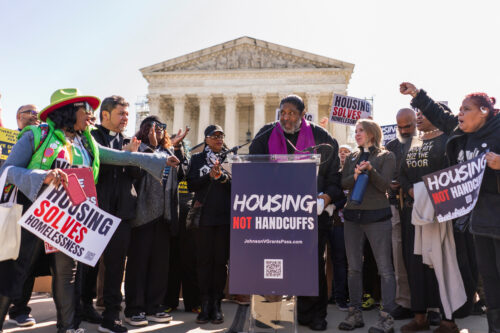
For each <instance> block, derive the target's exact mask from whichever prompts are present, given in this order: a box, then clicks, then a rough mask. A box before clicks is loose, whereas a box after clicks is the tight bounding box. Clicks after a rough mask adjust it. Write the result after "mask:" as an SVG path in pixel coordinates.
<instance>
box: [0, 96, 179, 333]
mask: <svg viewBox="0 0 500 333" xmlns="http://www.w3.org/2000/svg"><path fill="white" fill-rule="evenodd" d="M99 104H100V100H99V99H98V98H97V97H94V96H84V95H81V94H80V92H79V91H78V89H60V90H57V91H56V92H54V93H53V94H52V96H51V104H50V105H49V106H47V107H46V108H44V109H43V110H42V111H41V112H40V114H39V118H40V120H41V121H44V122H46V123H45V124H42V125H39V126H28V127H26V128H25V129H24V130H23V131H22V132H21V133H20V135H19V139H18V142H17V143H16V145H15V146H14V147H13V148H12V151H11V153H10V155H9V157H8V159H7V161H6V162H5V164H4V166H3V167H2V170H1V171H3V170H4V169H5V168H6V167H7V166H12V167H11V168H10V169H9V170H8V174H7V183H9V184H12V185H14V186H16V187H17V188H18V189H19V192H18V199H17V200H18V203H20V204H22V205H23V211H26V210H27V209H28V208H29V206H30V205H31V204H32V202H34V201H35V199H36V197H37V196H38V193H40V192H41V190H43V189H44V187H45V186H47V185H49V184H54V185H55V186H59V184H60V183H61V182H62V183H67V176H66V174H65V173H64V172H63V171H62V170H61V169H62V168H78V167H90V168H91V169H92V172H93V176H94V179H95V181H97V179H98V174H99V165H100V164H101V163H102V164H113V165H135V166H139V167H141V168H143V169H145V170H147V171H148V172H150V173H151V174H152V175H154V176H156V177H157V178H158V179H161V175H162V172H163V169H164V167H165V158H164V157H160V156H154V155H153V154H141V153H132V152H133V151H137V148H138V146H139V144H140V141H139V140H137V139H136V138H134V139H133V140H132V142H131V143H130V144H129V145H128V146H126V147H125V150H128V151H116V150H112V149H107V148H104V147H101V146H99V145H98V144H97V143H96V141H95V140H94V139H93V138H92V136H91V135H90V131H89V125H91V122H90V119H91V117H92V115H93V113H94V110H95V109H97V108H98V107H99ZM166 163H167V165H171V166H176V165H177V164H178V163H179V161H178V159H177V158H176V157H175V156H173V157H169V158H168V159H167V161H166ZM44 255H45V251H44V244H43V241H42V240H41V239H39V238H37V237H36V236H34V235H33V234H31V233H29V232H27V231H25V230H23V231H22V237H21V249H20V252H19V257H18V259H16V260H7V261H3V262H0V330H1V325H2V324H3V321H4V318H5V314H6V312H7V309H8V306H9V304H10V301H11V299H12V298H15V297H19V296H20V294H21V289H22V285H23V283H24V280H25V279H26V277H27V276H29V274H30V272H31V271H32V270H33V269H34V267H35V266H36V264H37V262H39V261H40V258H42V257H43V256H44ZM48 256H49V258H48V259H49V263H50V268H51V273H52V278H53V282H52V290H53V294H54V302H55V304H56V309H57V331H58V332H67V331H68V330H69V331H72V330H75V329H77V327H75V326H77V325H76V324H75V322H74V320H75V304H76V301H75V285H74V280H75V272H76V261H75V260H74V259H72V258H71V257H69V256H67V255H65V254H64V253H62V252H56V253H51V254H48Z"/></svg>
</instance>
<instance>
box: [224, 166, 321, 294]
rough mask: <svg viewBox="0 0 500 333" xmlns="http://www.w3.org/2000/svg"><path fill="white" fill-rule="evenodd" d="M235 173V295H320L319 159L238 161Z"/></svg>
mask: <svg viewBox="0 0 500 333" xmlns="http://www.w3.org/2000/svg"><path fill="white" fill-rule="evenodd" d="M232 175H233V180H232V185H231V237H230V240H231V250H230V251H231V252H230V253H231V256H230V264H229V267H230V274H229V278H230V281H229V290H230V293H232V294H265V295H284V294H286V295H303V296H314V295H318V260H317V258H318V245H317V242H318V240H317V237H318V235H317V232H318V231H317V228H318V225H317V211H316V197H317V192H316V165H315V163H308V162H304V163H277V162H276V163H234V164H233V165H232ZM297 175H300V177H297ZM291 180H293V181H291Z"/></svg>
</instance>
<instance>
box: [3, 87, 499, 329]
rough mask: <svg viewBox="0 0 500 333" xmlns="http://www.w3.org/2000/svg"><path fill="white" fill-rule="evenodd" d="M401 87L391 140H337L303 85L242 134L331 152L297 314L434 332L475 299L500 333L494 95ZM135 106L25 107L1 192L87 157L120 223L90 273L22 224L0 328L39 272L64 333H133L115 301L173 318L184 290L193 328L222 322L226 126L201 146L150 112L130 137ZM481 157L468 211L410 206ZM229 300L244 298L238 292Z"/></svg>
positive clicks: (27, 321)
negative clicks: (429, 184)
mask: <svg viewBox="0 0 500 333" xmlns="http://www.w3.org/2000/svg"><path fill="white" fill-rule="evenodd" d="M400 92H401V94H403V95H410V96H411V97H412V99H411V105H412V106H413V107H414V108H413V109H412V108H403V109H401V110H399V111H398V112H397V115H396V119H395V120H396V123H397V134H398V136H397V138H396V139H395V140H393V141H391V142H389V143H387V144H386V145H385V146H384V145H383V144H382V139H383V138H382V130H381V127H380V126H379V125H378V124H377V123H376V122H375V121H373V120H371V119H359V120H358V122H357V123H356V127H355V141H356V144H357V147H351V146H349V145H341V146H339V145H338V143H337V141H336V139H335V138H334V136H332V135H331V134H330V133H328V131H327V130H326V129H325V128H324V122H321V123H320V124H315V123H312V122H309V121H307V120H305V118H304V115H305V112H306V110H305V105H304V102H303V100H302V99H301V98H300V97H299V96H296V95H289V96H287V97H285V98H283V99H282V100H281V102H280V105H279V108H280V119H279V120H278V121H277V122H274V123H272V124H267V125H265V126H264V127H263V128H262V129H261V130H260V131H259V133H257V135H256V136H255V139H254V140H253V141H252V142H251V144H250V147H249V153H250V154H296V153H301V152H302V151H303V150H304V149H307V148H309V147H312V146H318V145H321V144H323V145H328V146H329V147H330V149H327V150H324V151H323V150H320V151H319V153H320V154H321V161H322V162H321V163H320V166H319V171H318V175H317V190H318V202H319V201H321V202H322V204H323V207H325V208H326V207H332V206H333V209H331V210H328V209H323V210H319V209H318V225H317V228H316V230H317V232H318V252H317V260H318V270H319V271H318V277H319V281H318V283H319V294H318V296H299V297H298V300H297V312H298V316H297V319H298V323H299V324H300V325H304V326H308V327H309V328H310V329H311V330H318V331H324V330H326V329H327V325H328V323H327V321H326V317H327V309H328V304H329V303H335V304H336V305H337V306H338V308H339V309H340V310H341V311H345V312H346V313H347V314H346V317H345V318H344V319H341V318H338V324H337V325H338V328H339V329H340V330H346V331H351V330H356V329H358V328H362V327H364V326H365V323H364V320H363V312H362V310H364V309H365V308H366V307H367V306H366V304H367V302H368V301H367V299H369V300H371V303H370V302H368V303H370V304H368V306H369V307H370V308H372V307H373V306H374V304H373V303H377V302H378V301H380V304H379V305H378V307H379V317H378V320H377V321H376V322H375V323H370V327H369V329H368V331H369V332H370V333H389V332H393V331H394V321H395V320H409V319H411V320H410V321H409V322H408V323H406V324H405V325H403V326H402V327H401V331H402V332H404V333H411V332H418V331H427V330H429V329H430V326H437V327H436V328H435V329H434V332H437V333H448V332H450V333H458V332H459V328H458V327H457V325H456V323H455V319H457V318H463V317H466V316H468V315H471V314H473V313H475V312H477V307H478V305H479V306H480V305H483V304H484V305H485V308H486V316H487V321H488V327H489V332H500V288H498V281H500V223H498V215H499V214H500V211H499V207H500V205H499V204H498V203H500V116H498V110H497V109H495V108H494V104H495V100H494V98H491V97H489V96H488V95H486V94H484V93H474V94H470V95H467V96H466V97H465V99H464V100H463V102H462V106H461V107H460V111H459V112H458V114H454V113H452V112H451V110H450V109H449V108H448V107H447V106H446V105H445V104H443V103H439V102H435V101H434V100H433V99H432V98H431V97H429V96H428V94H427V92H426V91H424V90H423V89H417V88H416V87H415V85H413V84H411V83H408V82H405V83H402V84H401V85H400ZM128 106H129V104H128V102H127V101H126V100H125V99H124V98H122V97H120V96H116V95H113V96H110V97H106V98H105V99H104V100H103V101H102V103H101V101H100V100H99V99H98V98H97V97H94V96H85V95H82V94H81V93H80V92H79V91H78V90H77V89H60V90H57V91H56V92H54V94H53V95H52V96H51V101H50V105H49V106H47V107H45V108H44V109H42V110H41V111H39V110H38V108H37V107H36V106H35V105H31V104H27V105H23V106H21V107H20V108H19V109H18V111H17V115H16V119H17V124H18V130H19V131H20V134H19V137H18V141H17V143H16V144H15V145H14V147H13V148H12V151H11V152H10V154H9V156H8V158H7V160H6V161H5V162H4V163H3V165H2V168H1V169H0V172H4V171H5V172H7V183H8V184H9V185H7V186H6V188H5V189H2V190H3V191H2V201H7V200H8V199H9V197H10V196H11V195H14V191H15V190H16V189H17V191H18V192H17V202H18V203H19V204H21V205H22V206H23V211H26V210H27V209H29V207H30V206H31V205H32V203H33V202H34V201H35V199H36V198H37V196H38V195H39V194H40V193H41V192H42V191H43V189H45V188H46V187H47V186H48V185H49V184H54V185H56V186H58V185H59V184H61V183H63V184H64V183H67V181H68V178H67V175H66V174H65V172H64V171H63V170H62V169H65V168H81V167H86V168H90V169H91V170H92V173H93V177H94V180H95V183H96V192H97V202H98V205H99V207H100V208H102V209H103V210H105V211H106V212H108V213H110V214H112V215H114V216H116V217H119V218H120V219H121V220H122V222H121V223H120V224H119V226H118V228H117V229H116V231H115V232H114V234H113V236H112V238H111V239H110V241H109V243H108V245H107V246H106V248H105V250H104V252H103V254H102V256H101V258H100V260H99V263H98V264H97V265H96V266H95V267H91V266H87V265H85V264H82V263H80V262H77V261H75V260H74V259H72V258H71V257H69V256H67V255H66V254H64V253H62V252H57V251H56V252H50V253H46V246H45V245H44V242H43V241H42V240H41V239H39V238H37V237H36V236H35V235H33V234H32V233H30V232H28V231H26V230H24V229H23V230H22V234H21V247H20V251H19V256H18V258H17V259H15V260H6V261H1V262H0V332H1V330H2V325H3V323H4V321H5V319H6V316H7V314H8V315H9V318H10V320H11V321H12V322H14V323H15V324H17V325H18V326H32V325H35V324H36V320H35V318H34V317H33V316H32V315H31V309H30V308H29V306H28V303H29V300H30V297H31V293H32V290H33V284H34V280H35V277H36V276H39V275H52V292H53V296H54V302H55V305H56V310H57V331H58V332H78V331H82V329H81V328H79V326H80V323H81V321H87V322H91V323H97V324H99V326H98V330H99V331H100V332H116V333H121V332H127V330H128V329H127V326H125V324H124V323H123V322H122V321H121V320H120V318H121V312H122V302H123V301H124V304H125V307H124V309H123V316H124V319H125V322H126V323H127V324H128V325H129V326H132V327H137V326H146V325H148V324H149V323H150V322H160V323H165V322H169V321H171V320H172V312H173V311H174V310H175V309H177V307H178V306H179V293H180V290H181V288H182V297H183V302H184V310H185V311H186V312H192V313H194V314H195V315H196V319H194V318H193V319H194V320H195V321H196V322H197V323H199V324H205V323H208V322H212V323H213V324H221V323H223V322H224V320H225V318H224V313H223V311H222V306H221V301H222V300H223V299H224V298H232V296H230V295H227V294H225V286H226V282H227V276H228V265H227V264H228V259H229V256H230V253H229V237H230V213H231V209H230V206H231V205H230V203H231V180H232V179H231V173H230V172H229V170H228V169H227V168H225V167H224V162H226V159H227V155H228V147H227V146H226V145H225V143H224V137H225V135H224V130H223V128H222V127H221V126H219V125H216V124H213V125H210V126H208V127H207V128H206V129H205V130H204V137H205V139H204V142H203V144H202V145H201V147H200V148H199V151H198V152H196V153H194V151H191V149H190V147H189V144H188V142H187V140H185V137H186V135H187V134H188V132H189V127H186V129H185V130H179V131H178V132H177V133H175V134H174V133H169V132H168V130H167V125H166V124H165V122H164V121H162V119H161V118H159V117H158V116H156V115H151V116H148V117H147V118H145V119H144V120H142V122H141V124H140V127H139V130H138V132H137V133H136V134H135V136H134V137H132V138H128V137H126V136H125V135H124V132H125V130H126V128H127V125H128ZM96 117H99V121H98V122H97V118H96ZM172 134H173V135H172ZM481 153H486V161H487V167H486V171H485V174H484V179H483V182H482V184H481V190H480V194H479V198H478V201H477V204H476V206H475V208H474V210H473V211H472V213H471V214H469V215H466V216H465V217H462V218H460V219H458V220H454V221H448V222H446V223H437V222H436V223H425V222H423V221H422V218H420V215H419V214H415V212H416V211H417V210H418V212H419V213H420V209H421V205H422V201H423V200H424V198H425V197H426V196H427V193H426V192H425V189H424V190H422V176H424V175H426V174H429V173H432V172H435V171H439V170H442V169H444V168H446V167H449V166H452V165H455V164H458V163H461V162H464V161H467V160H469V159H471V158H474V157H476V156H478V155H479V154H481ZM361 178H366V179H367V187H366V190H365V192H364V196H363V199H362V201H361V202H357V200H355V199H354V198H353V196H352V194H353V191H354V190H355V187H356V183H357V181H358V179H361ZM12 185H13V186H12ZM430 214H431V215H432V214H433V212H431V213H430ZM432 218H433V216H431V220H432ZM436 244H437V245H436ZM430 246H432V248H429V247H430ZM328 247H329V249H330V250H329V251H328V252H329V253H330V258H331V261H332V266H333V279H332V280H333V281H332V288H331V289H332V294H331V297H329V295H328V288H327V286H328V283H327V274H326V270H325V267H326V262H325V253H326V249H327V248H328ZM123 282H124V286H125V288H124V290H125V294H124V295H122V289H121V287H122V283H123ZM366 294H369V296H368V297H365V295H366ZM234 299H236V300H237V301H239V302H240V303H247V302H248V297H245V295H235V296H234ZM478 299H479V300H478ZM94 300H96V303H94ZM277 300H278V299H270V301H277ZM482 302H484V303H482ZM94 304H95V305H94ZM101 307H102V308H103V312H102V313H100V312H99V311H98V310H97V309H98V308H101Z"/></svg>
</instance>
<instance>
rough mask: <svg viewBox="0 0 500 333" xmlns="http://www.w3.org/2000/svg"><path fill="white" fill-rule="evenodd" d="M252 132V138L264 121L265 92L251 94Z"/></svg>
mask: <svg viewBox="0 0 500 333" xmlns="http://www.w3.org/2000/svg"><path fill="white" fill-rule="evenodd" d="M252 97H253V133H252V138H254V137H255V135H256V134H257V133H258V132H259V130H260V129H261V128H262V126H264V125H265V123H266V94H253V95H252Z"/></svg>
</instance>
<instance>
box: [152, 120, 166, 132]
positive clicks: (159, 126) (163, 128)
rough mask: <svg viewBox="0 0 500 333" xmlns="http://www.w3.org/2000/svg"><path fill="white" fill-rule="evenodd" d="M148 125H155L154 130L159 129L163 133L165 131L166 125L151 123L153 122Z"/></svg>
mask: <svg viewBox="0 0 500 333" xmlns="http://www.w3.org/2000/svg"><path fill="white" fill-rule="evenodd" d="M150 125H151V126H153V125H155V127H156V128H159V129H161V130H163V131H165V130H166V129H167V124H162V123H159V122H157V121H153V122H151V124H150Z"/></svg>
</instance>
